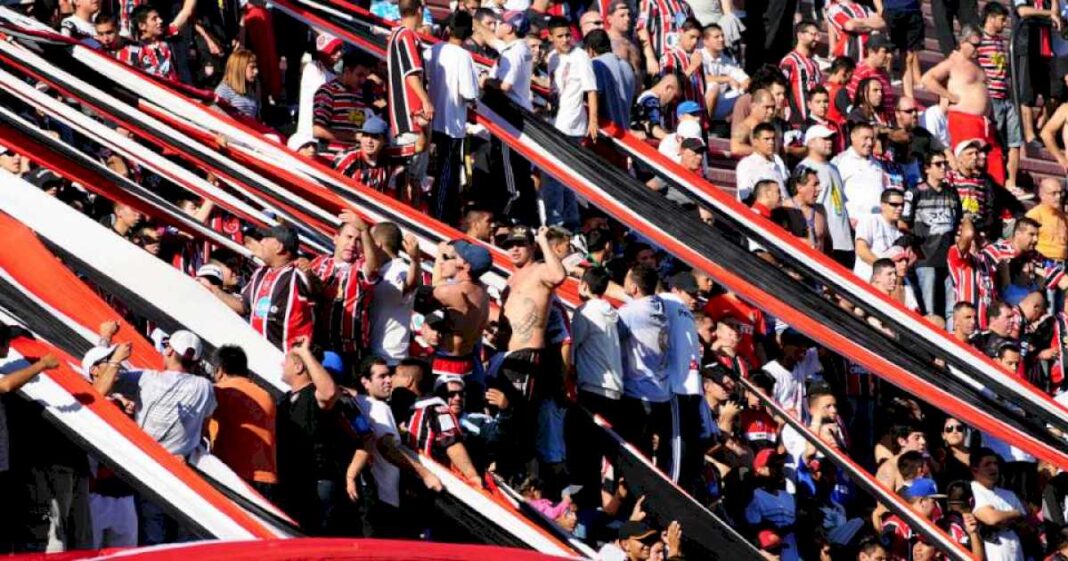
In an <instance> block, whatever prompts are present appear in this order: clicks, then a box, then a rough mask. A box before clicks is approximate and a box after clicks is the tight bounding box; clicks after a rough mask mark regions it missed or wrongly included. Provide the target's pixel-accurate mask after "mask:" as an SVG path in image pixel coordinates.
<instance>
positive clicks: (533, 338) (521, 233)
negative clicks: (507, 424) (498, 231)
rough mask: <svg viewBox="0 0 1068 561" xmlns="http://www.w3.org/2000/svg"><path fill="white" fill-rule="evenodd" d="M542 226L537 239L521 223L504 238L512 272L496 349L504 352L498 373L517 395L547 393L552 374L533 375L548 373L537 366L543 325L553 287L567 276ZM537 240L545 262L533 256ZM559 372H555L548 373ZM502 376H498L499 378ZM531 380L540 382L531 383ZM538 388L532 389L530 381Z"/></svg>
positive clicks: (550, 388)
mask: <svg viewBox="0 0 1068 561" xmlns="http://www.w3.org/2000/svg"><path fill="white" fill-rule="evenodd" d="M546 232H547V229H546V228H545V227H542V228H540V229H539V230H538V235H537V237H536V238H534V237H532V236H531V235H530V230H529V229H527V228H525V227H516V228H513V229H512V231H511V233H509V235H508V238H507V239H506V240H505V242H504V247H505V249H507V250H508V257H509V259H511V260H512V264H513V265H514V266H515V272H514V273H512V276H511V278H509V279H508V288H507V289H506V291H505V294H504V296H503V298H502V300H503V301H504V303H503V305H502V309H501V318H500V328H499V331H498V345H497V348H498V349H500V350H502V351H507V355H506V356H505V359H504V362H503V363H502V364H501V368H500V373H499V375H498V378H503V379H507V380H508V381H509V382H511V384H512V385H513V386H515V389H516V391H517V392H519V394H521V397H523V398H526V400H528V401H533V399H534V397H535V395H537V396H542V395H545V394H546V392H551V391H552V390H553V388H552V387H544V388H542V387H541V386H551V385H552V384H553V383H554V380H553V379H552V378H549V379H548V380H545V379H544V378H542V379H540V380H535V378H541V377H542V376H545V374H547V373H546V372H543V371H541V370H539V369H538V366H539V364H540V363H541V359H542V357H541V353H542V350H543V349H544V348H545V327H546V325H548V321H549V303H550V301H551V300H552V296H553V290H554V289H555V288H556V287H558V286H560V285H561V284H562V283H563V282H564V279H565V278H567V272H566V271H565V270H564V266H563V264H562V263H560V258H558V257H557V256H556V253H555V252H553V250H552V247H551V246H550V245H549V240H548V238H547V237H546ZM535 241H536V242H537V245H538V247H539V248H541V253H542V255H543V256H544V259H545V261H542V262H538V261H535V260H534V243H535ZM548 374H558V373H548ZM503 379H502V381H503ZM535 381H537V382H540V383H538V384H535ZM536 385H537V386H538V387H539V388H540V389H539V391H538V392H537V394H535V393H534V392H533V390H534V389H535V386H536Z"/></svg>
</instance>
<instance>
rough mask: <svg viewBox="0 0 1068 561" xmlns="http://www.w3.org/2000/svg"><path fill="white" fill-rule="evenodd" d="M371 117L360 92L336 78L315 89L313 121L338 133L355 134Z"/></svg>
mask: <svg viewBox="0 0 1068 561" xmlns="http://www.w3.org/2000/svg"><path fill="white" fill-rule="evenodd" d="M370 117H371V110H370V109H368V107H367V103H366V100H365V99H364V96H363V94H361V93H360V92H356V91H353V90H351V89H349V87H348V86H346V85H345V84H344V82H342V81H341V80H340V79H337V78H335V79H334V80H331V81H330V82H327V83H326V84H323V85H322V86H319V89H318V90H316V91H315V97H314V98H313V101H312V123H313V124H315V125H318V126H320V127H323V128H326V129H329V130H330V132H332V133H334V134H337V133H339V132H341V133H351V134H353V135H355V134H356V133H357V132H359V130H360V129H361V128H363V123H364V121H366V120H367V119H368V118H370Z"/></svg>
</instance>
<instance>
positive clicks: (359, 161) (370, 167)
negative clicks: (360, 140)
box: [334, 148, 396, 196]
mask: <svg viewBox="0 0 1068 561" xmlns="http://www.w3.org/2000/svg"><path fill="white" fill-rule="evenodd" d="M334 169H336V170H337V171H338V172H340V173H341V174H342V175H344V176H347V177H351V178H353V179H355V180H356V182H357V183H360V184H362V185H366V186H367V187H370V188H372V189H374V190H375V191H378V192H379V193H385V192H387V191H389V192H390V194H392V195H394V196H395V195H396V193H395V192H394V191H395V190H396V185H395V184H393V182H392V181H391V179H392V178H393V165H392V163H391V162H390V158H388V157H387V156H386V155H385V154H381V153H380V154H379V155H378V159H376V160H374V161H368V160H367V158H365V157H364V155H363V150H362V149H361V148H354V149H352V150H349V151H347V152H342V153H340V154H338V155H337V158H335V159H334Z"/></svg>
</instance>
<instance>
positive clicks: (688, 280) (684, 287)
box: [668, 271, 700, 296]
mask: <svg viewBox="0 0 1068 561" xmlns="http://www.w3.org/2000/svg"><path fill="white" fill-rule="evenodd" d="M668 285H669V286H670V287H671V288H673V289H675V290H681V291H682V292H685V293H686V294H689V295H691V296H697V295H698V293H700V289H699V288H697V280H696V279H694V278H693V273H691V272H689V271H683V272H681V273H675V275H674V276H672V277H671V279H670V280H669V281H668Z"/></svg>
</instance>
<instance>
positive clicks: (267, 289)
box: [241, 263, 315, 351]
mask: <svg viewBox="0 0 1068 561" xmlns="http://www.w3.org/2000/svg"><path fill="white" fill-rule="evenodd" d="M241 300H242V301H243V302H244V303H245V309H246V310H248V313H249V318H248V320H249V323H250V324H251V325H252V328H253V329H255V330H256V331H257V332H258V333H260V334H261V335H263V336H264V338H266V339H267V340H268V341H270V342H271V344H273V345H274V346H276V347H278V348H280V349H282V350H283V351H288V350H289V347H290V346H291V345H292V344H293V341H294V340H296V338H297V337H300V336H306V337H311V336H312V327H313V326H314V324H315V303H314V302H313V301H312V298H311V290H310V289H309V287H308V278H307V277H306V276H304V273H303V272H302V271H301V270H300V269H297V268H296V266H294V265H293V264H292V263H290V264H289V265H286V266H284V267H279V268H277V269H271V268H270V267H267V266H263V267H260V268H259V269H257V270H256V272H254V273H252V278H251V279H249V282H248V284H246V285H245V288H244V290H242V291H241Z"/></svg>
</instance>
